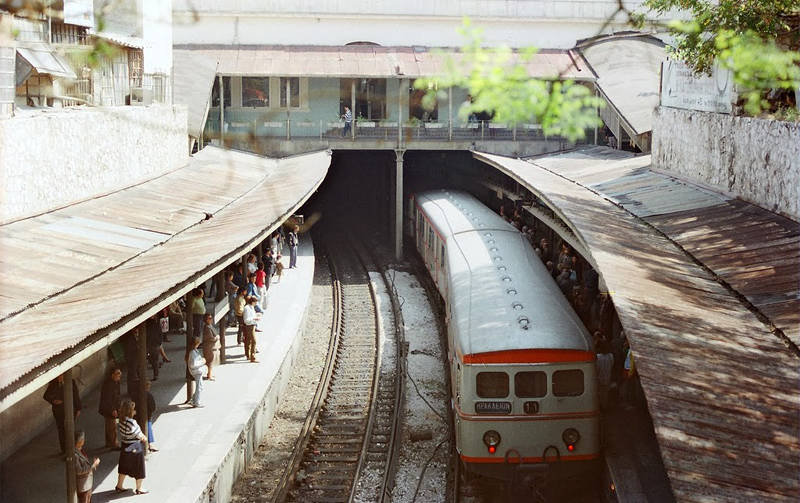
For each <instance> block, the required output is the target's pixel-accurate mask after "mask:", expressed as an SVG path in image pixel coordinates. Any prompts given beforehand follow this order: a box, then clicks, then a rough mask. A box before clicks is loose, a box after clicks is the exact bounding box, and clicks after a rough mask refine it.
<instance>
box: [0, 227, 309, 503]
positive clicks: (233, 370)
mask: <svg viewBox="0 0 800 503" xmlns="http://www.w3.org/2000/svg"><path fill="white" fill-rule="evenodd" d="M298 255H299V257H298V268H297V269H288V268H287V269H285V270H284V274H283V279H282V281H281V282H280V283H275V284H273V285H272V286H271V287H270V291H269V304H268V306H267V310H266V313H265V315H264V317H263V319H262V321H261V323H260V325H259V328H261V329H262V330H263V331H262V332H259V333H258V336H259V339H258V347H259V350H260V352H259V355H258V358H259V360H260V363H258V364H251V363H249V362H247V361H246V360H245V359H244V348H243V346H237V345H236V329H229V330H228V331H227V334H226V353H227V362H228V363H226V364H225V365H222V366H218V367H217V368H215V369H214V377H215V379H216V380H215V381H213V382H208V381H206V382H205V388H204V391H203V402H204V403H205V407H204V408H199V409H194V408H191V407H188V406H186V405H183V402H184V400H185V399H186V384H185V381H184V364H183V355H184V337H183V336H182V335H181V336H177V335H173V336H172V337H171V338H170V342H169V343H166V344H165V345H164V347H165V349H166V352H167V355H168V356H169V357H170V359H172V362H171V363H165V364H164V366H163V367H161V371H160V374H159V379H158V381H156V382H154V383H153V387H152V392H153V395H154V396H155V399H156V402H157V406H158V409H157V411H156V416H155V419H154V426H153V429H154V433H155V438H156V442H155V443H154V445H155V446H156V447H157V448H158V449H159V451H158V452H155V453H152V454H150V455H149V456H148V458H147V463H146V464H147V478H146V480H145V482H144V485H143V487H144V488H145V489H147V490H149V491H150V494H148V495H144V496H136V500H135V501H137V502H142V503H144V502H147V501H152V502H156V501H158V502H176V503H177V502H180V503H187V502H194V501H197V500H199V499H201V498H204V499H205V498H208V497H209V495H208V487H209V484H210V483H211V482H212V479H213V478H214V477H215V475H217V476H218V477H223V478H224V477H229V478H232V475H231V473H232V470H230V469H226V470H224V471H222V472H221V474H218V470H219V468H220V466H222V465H223V464H225V463H228V464H230V463H231V459H230V457H231V456H237V455H238V457H239V458H243V457H242V456H241V454H242V453H243V450H242V449H241V444H245V445H249V442H248V441H247V440H245V441H244V442H243V441H242V433H243V431H245V430H247V429H248V428H250V427H251V426H252V421H254V420H256V421H259V420H261V418H263V417H264V416H263V415H258V412H259V409H260V408H261V407H262V400H263V398H264V396H265V394H266V393H267V391H268V388H270V385H271V383H272V382H273V380H275V378H276V376H278V375H279V370H280V367H281V364H282V363H283V362H284V358H285V356H286V355H287V352H288V351H289V349H290V347H291V346H292V344H293V343H294V341H295V336H296V335H297V333H298V331H299V330H300V329H301V328H302V327H301V323H302V322H303V320H304V313H305V309H306V305H307V303H308V300H309V293H310V289H311V283H312V279H313V272H314V256H313V249H312V246H311V243H310V239H305V243H304V246H302V247H301V249H300V252H299V254H298ZM284 264H285V265H287V264H288V257H284ZM148 376H150V377H152V371H151V370H150V369H149V367H148ZM124 382H125V377H124V376H123V386H122V388H123V391H124V390H125V385H124ZM99 395H100V391H99V389H97V390H94V391H93V392H92V393H90V394H89V396H87V397H86V398H85V399H84V400H83V412H82V413H81V415H80V417H79V418H78V428H81V429H83V430H84V431H86V433H87V443H86V446H87V450H88V453H89V455H90V456H97V457H99V458H100V466H99V468H98V471H97V472H96V473H95V479H94V484H95V489H94V496H93V497H92V502H94V503H97V502H105V501H115V500H118V499H127V498H131V497H134V493H133V491H129V492H127V493H124V494H117V493H115V492H114V486H115V485H116V482H117V461H118V459H119V453H118V452H117V451H109V450H108V449H105V448H103V447H102V446H103V444H104V436H103V419H102V416H100V414H98V413H97V406H98V401H99ZM46 405H47V404H45V402H44V401H42V407H44V406H46ZM274 405H275V404H274V403H273V404H272V408H271V411H270V412H269V414H268V415H269V418H271V415H272V411H274ZM254 418H255V419H254ZM250 440H255V442H256V446H257V442H258V439H250ZM57 451H58V440H57V435H56V430H55V426H53V427H52V428H50V429H48V430H47V431H46V432H45V433H43V434H41V435H39V436H38V437H36V438H35V439H34V440H33V441H31V442H30V443H29V444H28V445H26V446H25V447H23V448H22V449H20V450H19V451H18V452H16V453H15V454H14V455H12V456H11V457H9V459H7V460H6V462H5V463H3V465H2V474H1V476H0V481H1V484H2V485H0V500H2V501H3V502H14V503H28V502H30V503H43V502H57V501H64V499H65V495H64V494H65V491H66V481H65V467H64V463H63V461H62V460H61V458H60V456H59V455H58V454H57ZM234 463H235V464H236V463H238V464H239V466H240V467H241V466H242V465H243V463H245V461H244V459H238V460H234ZM234 471H235V470H234ZM226 482H227V481H226ZM125 487H128V488H133V487H134V482H133V480H131V479H130V478H128V479H126V482H125ZM225 492H227V491H225ZM216 497H217V498H219V497H220V495H219V494H217V495H216ZM209 499H210V500H211V501H215V498H214V497H211V498H209Z"/></svg>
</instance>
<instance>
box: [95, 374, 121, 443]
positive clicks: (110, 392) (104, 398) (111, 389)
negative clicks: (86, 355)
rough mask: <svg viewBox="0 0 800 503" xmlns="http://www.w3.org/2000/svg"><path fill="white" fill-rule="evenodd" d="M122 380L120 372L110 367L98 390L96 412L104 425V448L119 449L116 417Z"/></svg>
mask: <svg viewBox="0 0 800 503" xmlns="http://www.w3.org/2000/svg"><path fill="white" fill-rule="evenodd" d="M121 380H122V370H120V369H118V368H116V367H112V368H111V371H110V372H109V373H108V377H107V378H106V380H105V381H103V387H102V388H101V389H100V407H99V408H98V410H97V411H98V412H99V413H100V415H101V416H103V418H105V423H106V447H108V448H110V449H116V448H118V447H119V442H117V416H118V415H119V406H120V401H121V396H120V395H121V393H120V385H119V382H120V381H121Z"/></svg>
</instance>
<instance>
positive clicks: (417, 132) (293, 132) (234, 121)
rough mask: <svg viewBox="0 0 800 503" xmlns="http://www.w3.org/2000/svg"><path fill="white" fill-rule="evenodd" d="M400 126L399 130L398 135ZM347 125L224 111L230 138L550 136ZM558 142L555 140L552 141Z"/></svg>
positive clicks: (214, 117) (210, 132)
mask: <svg viewBox="0 0 800 503" xmlns="http://www.w3.org/2000/svg"><path fill="white" fill-rule="evenodd" d="M398 127H399V128H400V131H399V132H398ZM344 133H345V124H344V122H328V121H323V120H317V121H308V120H292V119H291V118H289V119H274V120H264V119H263V118H262V119H259V118H253V117H251V116H249V115H243V114H241V113H237V111H234V110H231V111H228V110H226V111H225V130H224V134H225V135H226V136H227V137H230V138H252V137H255V138H274V139H282V140H293V139H294V140H303V139H319V140H326V141H352V140H375V141H397V140H398V137H400V138H402V141H403V142H408V141H431V142H434V141H439V142H471V141H534V140H547V139H548V137H547V136H546V135H545V134H544V132H543V131H542V127H541V126H540V125H538V124H516V125H509V124H498V123H493V122H490V121H475V122H467V123H464V122H460V121H459V122H455V121H452V122H451V121H442V122H417V121H413V122H408V123H403V124H400V125H398V123H397V121H363V120H362V121H354V122H353V127H352V129H351V130H348V132H347V134H346V135H345V134H344ZM205 135H206V137H207V138H218V137H219V114H218V113H215V112H213V111H212V112H211V113H210V114H209V118H208V121H207V123H206V129H205ZM553 139H556V138H553Z"/></svg>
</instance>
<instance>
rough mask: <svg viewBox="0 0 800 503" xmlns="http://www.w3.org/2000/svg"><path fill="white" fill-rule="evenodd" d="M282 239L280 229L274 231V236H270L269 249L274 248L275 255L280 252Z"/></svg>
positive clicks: (273, 253)
mask: <svg viewBox="0 0 800 503" xmlns="http://www.w3.org/2000/svg"><path fill="white" fill-rule="evenodd" d="M280 240H281V233H280V232H278V231H273V233H272V236H270V237H269V249H270V250H272V256H273V257H275V256H277V255H278V253H280V248H279V247H280Z"/></svg>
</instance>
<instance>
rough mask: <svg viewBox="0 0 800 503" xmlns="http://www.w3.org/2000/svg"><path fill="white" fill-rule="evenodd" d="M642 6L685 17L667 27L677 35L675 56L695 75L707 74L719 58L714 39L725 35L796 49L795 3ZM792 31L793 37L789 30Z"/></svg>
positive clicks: (723, 0) (651, 2) (752, 0)
mask: <svg viewBox="0 0 800 503" xmlns="http://www.w3.org/2000/svg"><path fill="white" fill-rule="evenodd" d="M643 6H644V7H645V8H648V9H650V10H652V11H654V12H657V13H659V14H667V13H670V12H671V11H672V12H675V11H677V12H679V13H682V14H688V15H689V16H690V18H691V23H688V24H690V25H691V28H692V29H686V28H687V24H686V23H675V24H673V25H671V26H670V29H671V31H672V33H673V35H675V36H676V42H677V44H676V45H675V48H674V54H675V56H676V57H678V58H679V59H681V60H683V61H685V62H686V63H688V64H689V65H691V66H692V67H694V69H695V70H696V71H698V72H708V71H710V69H711V66H712V64H713V63H714V58H715V57H716V56H717V55H718V47H717V37H718V36H719V35H720V34H724V33H726V32H731V31H732V32H733V33H735V34H739V35H742V34H745V33H748V32H752V33H754V34H757V35H758V36H759V37H760V38H762V39H764V40H776V39H778V38H780V39H781V41H782V42H783V43H784V44H785V45H786V46H787V47H789V48H792V47H793V48H795V49H796V48H797V44H798V42H800V40H798V39H797V32H796V29H797V27H796V26H794V27H793V26H792V21H791V19H792V16H791V14H800V2H798V0H645V2H644V4H643ZM793 30H794V31H795V33H794V35H792V31H793Z"/></svg>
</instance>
